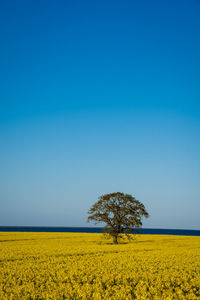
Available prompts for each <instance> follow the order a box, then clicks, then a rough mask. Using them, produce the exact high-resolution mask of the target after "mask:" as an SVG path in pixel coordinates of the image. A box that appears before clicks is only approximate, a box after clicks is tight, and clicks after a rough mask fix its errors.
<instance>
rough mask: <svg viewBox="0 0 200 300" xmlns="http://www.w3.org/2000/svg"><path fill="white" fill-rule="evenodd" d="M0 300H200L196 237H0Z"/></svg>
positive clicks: (199, 242)
mask: <svg viewBox="0 0 200 300" xmlns="http://www.w3.org/2000/svg"><path fill="white" fill-rule="evenodd" d="M0 299H1V300H2V299H9V300H10V299H14V300H17V299H20V300H21V299H73V300H74V299H106V300H109V299H113V300H117V299H170V300H171V299H200V237H184V236H169V235H168V236H167V235H166V236H162V235H160V236H159V235H140V236H136V238H135V240H134V241H132V242H130V243H127V242H126V241H123V244H119V245H112V244H111V241H109V240H106V239H104V238H103V235H102V234H94V233H91V234H86V233H8V232H0Z"/></svg>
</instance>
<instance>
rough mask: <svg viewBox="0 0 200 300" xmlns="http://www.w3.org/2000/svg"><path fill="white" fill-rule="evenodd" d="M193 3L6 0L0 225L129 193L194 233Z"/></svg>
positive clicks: (162, 223)
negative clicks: (109, 195)
mask: <svg viewBox="0 0 200 300" xmlns="http://www.w3.org/2000/svg"><path fill="white" fill-rule="evenodd" d="M199 15H200V2H199V1H197V0H192V1H186V0H183V1H179V0H175V1H172V0H169V1H156V0H153V1H147V0H144V1H102V0H101V1H76V0H75V1H2V2H1V4H0V23H1V26H0V36H1V47H0V65H1V68H0V81H1V89H0V105H1V106H0V141H1V147H0V166H1V171H0V205H1V209H0V225H52V226H56V225H58V226H85V225H87V223H86V218H87V211H88V209H89V208H90V206H91V205H92V204H93V203H94V202H95V201H96V200H97V198H98V196H100V195H102V194H104V193H110V192H117V191H120V192H125V193H130V194H132V195H134V196H135V197H136V198H137V199H138V200H140V201H142V202H143V203H144V204H145V206H146V207H147V209H148V211H149V213H150V215H151V217H150V218H149V219H148V220H145V221H144V227H155V228H183V229H184V228H185V229H200V218H199V213H200V188H199V182H200V156H199V153H200V88H199V86H200V85H199V82H200V55H199V53H200V34H199V32H200V18H199Z"/></svg>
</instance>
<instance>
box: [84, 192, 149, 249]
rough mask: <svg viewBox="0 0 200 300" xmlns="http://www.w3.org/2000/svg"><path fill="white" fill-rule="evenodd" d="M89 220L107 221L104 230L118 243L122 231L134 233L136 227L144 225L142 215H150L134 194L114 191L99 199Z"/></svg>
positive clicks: (92, 208) (91, 210) (89, 212)
mask: <svg viewBox="0 0 200 300" xmlns="http://www.w3.org/2000/svg"><path fill="white" fill-rule="evenodd" d="M88 214H89V217H88V222H89V221H95V224H97V223H101V222H103V223H106V226H105V227H104V231H105V232H107V233H109V235H110V236H112V238H113V243H114V244H118V238H119V236H120V235H121V234H122V233H133V229H134V228H140V227H141V226H142V222H141V219H142V217H146V218H148V217H149V214H148V212H147V211H146V209H145V207H144V205H143V204H142V203H141V202H140V201H138V200H136V199H135V198H134V197H133V196H132V195H129V194H124V193H119V192H118V193H112V194H106V195H102V196H100V197H99V200H98V201H97V202H96V203H95V204H94V205H93V206H92V207H91V208H90V210H89V211H88Z"/></svg>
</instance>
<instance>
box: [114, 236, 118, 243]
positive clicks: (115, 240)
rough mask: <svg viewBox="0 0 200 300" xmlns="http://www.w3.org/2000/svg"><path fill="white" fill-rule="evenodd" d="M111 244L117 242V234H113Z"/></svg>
mask: <svg viewBox="0 0 200 300" xmlns="http://www.w3.org/2000/svg"><path fill="white" fill-rule="evenodd" d="M113 244H118V240H117V235H113Z"/></svg>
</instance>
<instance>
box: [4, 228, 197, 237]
mask: <svg viewBox="0 0 200 300" xmlns="http://www.w3.org/2000/svg"><path fill="white" fill-rule="evenodd" d="M0 231H4V232H85V233H101V232H103V228H102V227H45V226H0ZM134 232H135V233H137V234H171V235H185V236H200V230H190V229H158V228H141V229H135V230H134Z"/></svg>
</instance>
